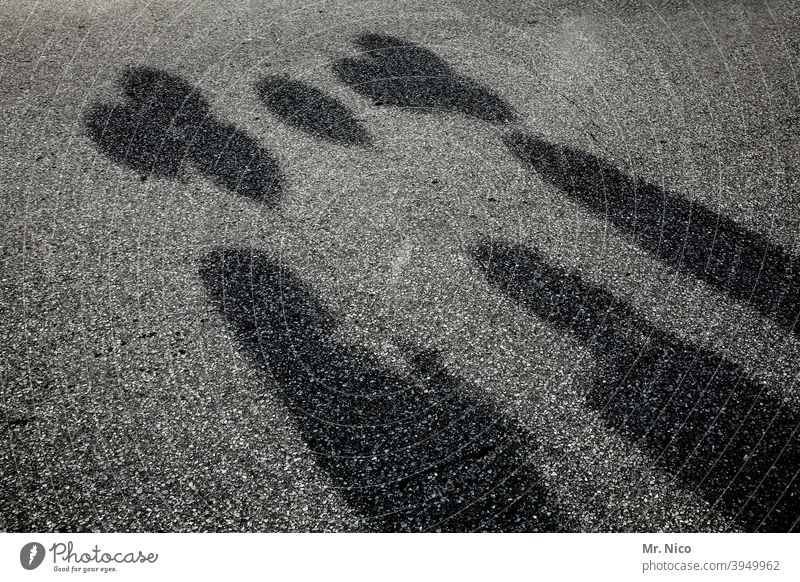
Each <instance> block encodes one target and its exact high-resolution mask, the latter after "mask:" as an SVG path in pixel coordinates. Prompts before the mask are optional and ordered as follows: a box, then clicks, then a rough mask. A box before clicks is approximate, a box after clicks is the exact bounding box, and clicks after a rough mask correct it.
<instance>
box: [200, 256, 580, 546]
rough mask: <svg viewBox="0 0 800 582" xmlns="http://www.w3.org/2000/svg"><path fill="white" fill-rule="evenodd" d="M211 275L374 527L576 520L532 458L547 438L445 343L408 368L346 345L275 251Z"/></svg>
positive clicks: (243, 343)
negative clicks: (505, 409) (445, 355)
mask: <svg viewBox="0 0 800 582" xmlns="http://www.w3.org/2000/svg"><path fill="white" fill-rule="evenodd" d="M200 272H201V276H202V278H203V280H204V281H205V284H206V285H207V288H208V291H209V293H210V295H211V297H212V300H213V302H214V304H215V305H216V307H217V308H218V309H219V311H220V312H221V313H222V315H223V316H224V318H225V320H226V322H227V324H228V326H229V328H230V329H231V331H232V334H233V336H234V337H235V338H236V340H237V343H238V345H239V346H240V347H241V349H242V350H243V352H244V353H245V354H247V356H249V358H250V360H251V361H252V362H253V363H254V364H255V365H257V366H258V367H259V368H261V369H262V370H263V372H264V374H265V376H266V377H269V378H271V379H272V381H273V382H274V384H275V386H276V390H277V391H278V395H279V396H280V398H281V399H282V400H283V402H284V403H285V404H286V406H287V407H288V408H289V409H290V410H291V411H292V412H293V414H294V419H295V421H296V424H297V427H298V429H299V431H300V433H301V434H302V435H303V437H304V439H305V440H306V442H307V444H308V447H309V448H310V449H311V450H312V451H313V452H314V456H315V459H316V462H317V463H318V464H319V466H320V467H322V468H323V469H324V470H325V471H326V472H327V473H328V475H329V476H330V479H331V481H332V483H333V485H334V486H335V487H336V488H337V489H339V491H340V493H341V495H342V497H343V498H344V499H345V500H346V501H347V502H348V503H349V504H350V505H351V506H352V507H353V508H354V509H355V510H356V511H358V512H359V514H360V515H362V516H363V518H364V521H363V528H364V529H366V530H371V531H421V530H445V531H472V530H493V531H537V530H538V531H554V530H559V529H565V527H566V526H565V524H564V523H563V521H562V520H561V518H560V517H559V516H558V515H557V512H556V509H555V501H554V499H553V498H552V497H551V496H550V495H548V493H547V491H546V490H545V489H544V488H543V487H542V486H541V485H540V484H539V483H540V477H539V476H538V474H537V473H536V472H535V471H534V470H532V469H531V468H530V467H529V466H528V465H527V464H526V457H525V452H526V451H528V452H529V451H531V449H532V447H535V446H536V443H535V441H536V439H535V438H534V437H533V436H531V435H530V434H528V433H527V432H525V431H524V430H522V429H520V428H518V427H516V426H515V425H513V424H512V423H511V422H509V421H508V420H506V419H505V418H504V417H503V416H502V415H501V414H499V413H498V412H497V411H496V410H495V409H494V408H493V407H492V406H491V405H489V404H487V403H486V402H483V401H480V400H478V399H476V398H475V397H474V396H473V395H472V392H473V389H472V388H471V387H470V386H467V385H465V383H464V382H463V381H461V380H460V379H459V378H457V377H456V376H454V375H452V374H450V373H449V372H448V371H447V370H446V369H445V367H444V366H443V364H442V363H441V361H440V359H439V358H438V356H437V354H436V353H435V352H433V351H429V350H422V351H416V350H414V349H413V348H411V347H410V346H404V347H403V348H402V350H403V351H404V352H405V357H406V363H407V365H408V368H409V370H410V371H409V372H408V374H407V375H405V374H401V373H399V372H394V371H391V370H390V369H388V368H387V367H386V366H385V365H383V364H381V362H379V361H378V360H377V359H376V358H375V357H374V356H372V355H371V354H370V353H368V352H367V351H364V350H361V349H359V348H356V347H351V346H349V345H346V344H344V343H342V342H341V341H340V340H338V339H336V336H335V328H336V323H335V321H334V319H333V318H332V316H331V315H330V314H329V313H328V312H327V311H326V309H325V307H323V305H322V304H321V303H320V300H319V299H318V298H317V296H316V293H315V292H314V290H313V289H312V288H311V287H309V286H308V285H307V284H305V283H303V282H302V281H301V280H300V279H299V278H298V277H297V276H296V275H294V274H293V273H292V272H291V271H290V270H289V269H287V268H286V267H284V266H282V265H281V264H279V263H276V262H274V261H273V260H272V259H271V258H269V257H268V256H266V255H263V254H260V253H257V252H252V251H249V250H226V251H217V252H213V253H211V254H209V255H207V256H206V257H205V258H204V260H203V263H202V267H201V269H200Z"/></svg>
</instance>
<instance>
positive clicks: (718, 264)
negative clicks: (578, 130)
mask: <svg viewBox="0 0 800 582" xmlns="http://www.w3.org/2000/svg"><path fill="white" fill-rule="evenodd" d="M506 142H507V144H508V146H509V147H510V149H511V150H512V151H513V152H514V154H516V155H517V156H518V157H519V158H520V159H521V160H522V161H524V162H525V163H526V164H528V165H529V166H531V167H532V168H533V169H534V170H536V172H538V173H539V175H540V176H541V177H542V178H543V179H545V180H547V181H548V182H550V183H551V184H553V185H554V186H556V187H557V188H559V189H561V190H563V191H564V192H565V193H567V194H569V195H570V196H572V197H573V198H575V199H576V200H577V201H578V202H580V203H581V204H583V205H584V206H586V207H587V208H589V209H590V210H591V211H592V212H595V213H597V215H598V216H601V217H603V218H605V219H607V220H609V221H610V222H611V223H612V224H614V226H616V227H617V228H619V229H620V230H622V231H623V232H624V233H626V234H627V235H628V236H630V237H631V238H632V239H633V240H634V241H635V242H636V243H637V244H638V245H639V246H641V247H643V248H644V249H646V250H647V251H649V252H650V253H652V254H653V255H655V256H656V257H657V258H659V259H660V260H662V261H664V262H665V263H666V264H668V265H670V266H671V267H674V268H677V269H680V270H682V271H685V272H687V273H690V274H691V275H694V276H695V277H697V278H699V279H701V280H703V281H705V282H706V283H708V284H710V285H713V286H714V287H716V288H717V289H720V290H721V291H724V292H725V293H727V294H728V295H730V296H731V297H732V298H734V299H736V300H738V301H742V302H744V303H747V304H749V305H751V306H752V307H754V308H755V309H757V310H758V311H760V312H761V313H763V314H764V315H766V316H767V317H769V318H771V319H773V320H774V321H775V322H776V323H778V324H779V325H781V326H783V327H784V328H786V329H788V330H794V329H795V323H796V321H797V317H798V314H800V262H798V260H797V257H795V256H794V255H793V254H791V253H790V252H789V251H787V250H786V249H784V248H783V247H781V246H779V245H776V244H774V243H772V242H770V241H769V240H768V239H767V238H766V237H764V236H762V235H759V234H756V233H754V232H752V231H750V230H748V229H747V228H745V227H743V226H741V225H740V224H737V223H736V222H734V221H732V220H730V219H728V218H725V217H724V216H721V215H719V214H717V213H716V212H714V211H712V210H710V209H708V208H706V207H705V206H703V205H702V204H699V203H697V202H691V201H689V200H687V199H686V198H684V197H682V196H680V195H677V194H674V193H671V192H668V191H665V190H663V189H662V188H660V187H658V186H656V185H655V184H650V183H647V182H645V181H643V180H640V179H637V178H634V177H631V176H628V175H626V174H624V173H622V172H620V171H619V170H618V169H616V168H615V167H614V166H613V165H611V164H609V163H608V162H606V161H604V160H602V159H600V158H597V157H595V156H593V155H591V154H589V153H587V152H583V151H580V150H576V149H572V148H569V147H566V146H558V145H554V144H551V143H548V142H546V141H544V140H542V139H540V138H538V137H532V136H527V135H524V134H522V133H519V132H517V133H514V134H512V135H511V136H510V137H508V138H507V140H506ZM795 331H800V330H795Z"/></svg>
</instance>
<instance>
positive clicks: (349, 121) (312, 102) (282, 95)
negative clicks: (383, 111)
mask: <svg viewBox="0 0 800 582" xmlns="http://www.w3.org/2000/svg"><path fill="white" fill-rule="evenodd" d="M256 91H257V92H258V96H259V97H260V98H261V101H262V102H263V103H264V105H265V106H266V107H267V109H269V111H270V112H271V113H273V114H274V115H277V116H278V117H280V118H281V119H282V120H283V121H285V122H286V123H288V124H289V125H291V126H293V127H296V128H297V129H301V130H303V131H305V132H307V133H310V134H311V135H313V136H315V137H319V138H322V139H326V140H328V141H332V142H334V143H339V144H343V145H360V146H363V145H367V144H369V142H370V139H369V134H368V133H367V131H366V130H365V129H364V128H363V127H362V125H361V123H360V122H359V121H358V119H356V118H355V116H354V115H353V114H352V113H351V112H350V110H349V109H348V108H347V107H346V106H345V105H344V104H343V103H341V102H340V101H339V100H337V99H335V98H334V97H331V96H330V95H326V94H325V93H323V92H322V91H320V90H319V89H316V88H314V87H312V86H311V85H307V84H305V83H303V82H302V81H295V80H292V79H288V78H286V77H279V76H274V77H265V78H264V79H262V80H261V81H259V82H258V83H257V84H256Z"/></svg>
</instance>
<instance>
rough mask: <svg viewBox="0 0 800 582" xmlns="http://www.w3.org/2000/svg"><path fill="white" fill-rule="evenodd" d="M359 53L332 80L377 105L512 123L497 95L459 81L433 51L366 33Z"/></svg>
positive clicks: (507, 108) (511, 115)
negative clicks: (361, 53)
mask: <svg viewBox="0 0 800 582" xmlns="http://www.w3.org/2000/svg"><path fill="white" fill-rule="evenodd" d="M356 44H357V45H358V46H359V47H360V48H362V49H363V50H364V54H363V55H362V56H360V57H357V58H347V59H341V60H339V61H338V62H336V63H335V64H334V71H335V73H336V74H337V76H338V77H339V78H340V79H341V80H342V81H343V82H344V83H347V84H348V85H349V86H350V87H351V88H352V89H353V90H354V91H356V92H358V93H361V94H362V95H364V96H366V97H369V98H371V99H372V100H373V101H374V102H375V104H376V105H393V106H396V107H404V108H409V109H416V110H420V111H444V112H453V113H462V114H464V115H468V116H470V117H475V118H477V119H481V120H483V121H488V122H490V123H508V122H511V121H514V119H515V117H516V116H515V114H514V111H513V109H512V108H511V106H510V105H508V104H507V103H506V102H505V101H504V100H503V99H502V98H501V97H500V96H499V95H497V94H496V93H495V92H493V91H491V90H490V89H488V88H486V87H484V86H482V85H481V84H479V83H478V82H476V81H473V80H471V79H468V78H467V77H463V76H462V75H460V74H459V73H457V72H456V71H455V70H453V69H452V68H451V67H450V66H449V65H448V64H447V63H446V62H445V61H444V60H442V59H441V58H440V57H439V56H438V55H436V53H434V52H433V51H431V50H429V49H426V48H423V47H421V46H418V45H416V44H414V43H411V42H407V41H404V40H401V39H398V38H394V37H391V36H384V35H378V34H366V35H363V36H361V37H360V38H359V39H358V41H357V43H356Z"/></svg>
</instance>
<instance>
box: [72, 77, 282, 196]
mask: <svg viewBox="0 0 800 582" xmlns="http://www.w3.org/2000/svg"><path fill="white" fill-rule="evenodd" d="M120 85H121V88H122V90H123V92H124V94H125V97H126V100H125V101H124V102H123V103H113V104H95V105H93V106H92V107H90V108H89V109H88V110H87V111H86V112H85V114H84V119H83V122H84V125H85V127H86V129H87V132H88V134H89V137H91V139H92V140H93V141H94V143H95V144H96V145H97V147H98V149H99V150H100V151H102V152H103V153H104V154H105V155H106V156H108V157H109V158H111V159H112V160H113V161H115V162H116V163H118V164H121V165H123V166H126V167H129V168H132V169H134V170H136V171H137V172H139V173H140V174H142V176H150V175H152V176H157V177H166V178H177V177H179V176H181V175H182V173H183V172H184V170H185V167H186V165H187V164H188V163H192V164H194V166H195V167H196V168H197V169H198V170H199V171H200V172H201V173H202V174H203V175H204V176H206V177H207V178H209V179H210V180H212V181H213V182H214V183H215V184H217V185H218V186H220V187H222V188H225V189H227V190H230V191H232V192H236V193H237V194H241V195H242V196H246V197H248V198H252V199H254V200H258V201H263V202H266V203H269V204H274V203H277V201H278V198H279V195H280V191H281V181H282V179H281V173H280V169H279V167H278V162H277V160H276V159H275V158H274V156H272V154H270V153H269V152H268V151H267V150H265V149H264V148H262V147H260V146H259V145H258V144H257V143H256V141H255V140H253V138H251V137H250V136H248V135H247V134H246V133H244V132H243V131H240V130H238V129H237V128H235V127H234V126H233V125H231V124H229V123H226V122H223V121H220V120H218V119H216V118H215V117H214V116H213V115H212V114H211V112H210V108H209V104H208V102H207V101H206V100H205V99H204V98H203V96H202V95H201V93H200V91H199V90H198V89H197V88H196V87H194V86H192V85H191V84H190V83H188V82H187V81H185V80H183V79H181V78H180V77H177V76H175V75H172V74H170V73H167V72H165V71H161V70H158V69H152V68H147V67H133V68H129V69H127V70H126V71H125V72H124V73H123V75H122V77H121V79H120Z"/></svg>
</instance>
